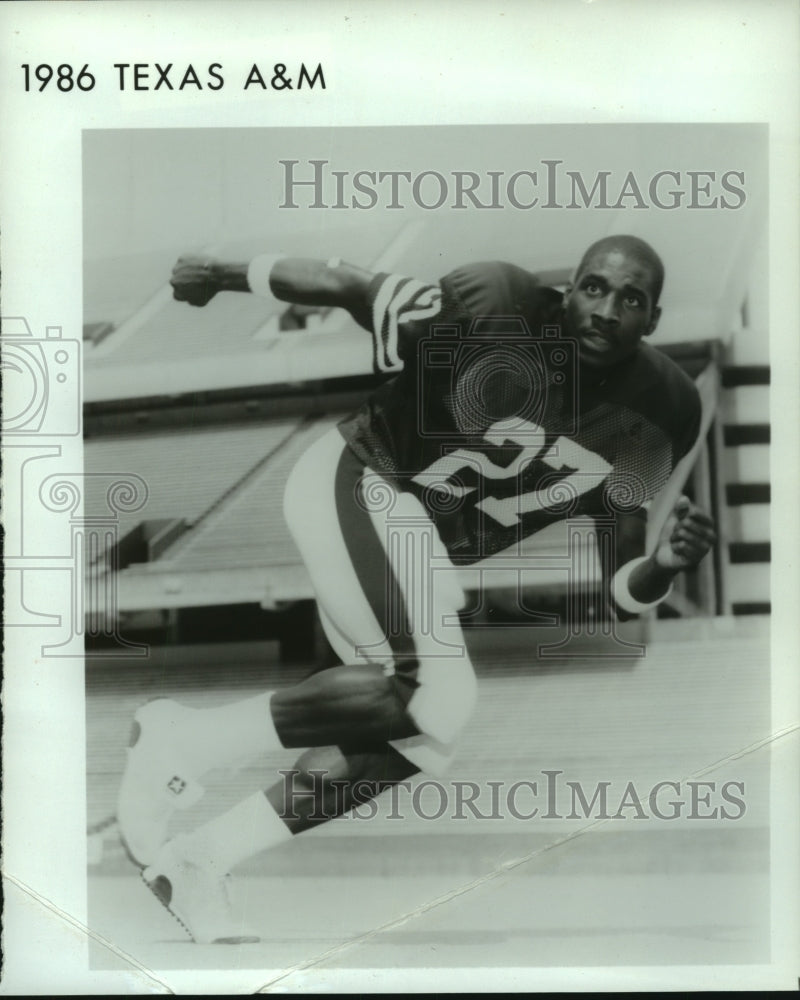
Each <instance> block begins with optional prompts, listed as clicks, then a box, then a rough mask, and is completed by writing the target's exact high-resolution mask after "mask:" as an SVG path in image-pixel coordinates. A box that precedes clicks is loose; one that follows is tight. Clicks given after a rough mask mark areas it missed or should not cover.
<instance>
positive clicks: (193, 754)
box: [175, 691, 283, 776]
mask: <svg viewBox="0 0 800 1000" xmlns="http://www.w3.org/2000/svg"><path fill="white" fill-rule="evenodd" d="M272 695H273V692H272V691H266V692H264V693H263V694H259V695H256V696H255V697H254V698H245V699H243V700H242V701H235V702H233V703H232V704H228V705H221V706H220V707H219V708H200V709H196V708H183V709H182V711H181V713H180V715H179V717H178V719H177V720H176V721H177V725H176V729H175V739H176V742H177V744H178V745H180V746H181V747H182V748H183V750H184V752H185V753H186V754H187V755H188V756H189V758H190V759H191V762H192V764H193V766H194V769H195V770H196V772H197V774H198V776H199V775H200V774H202V773H204V772H205V771H208V770H209V769H210V768H212V767H224V766H225V765H228V764H232V763H233V762H234V761H235V760H238V759H239V758H240V757H247V756H251V755H255V754H259V753H261V754H263V753H269V752H270V751H271V750H280V749H282V748H283V744H282V743H281V741H280V739H279V738H278V733H277V732H276V730H275V725H274V723H273V721H272V714H271V712H270V707H269V703H270V699H271V698H272Z"/></svg>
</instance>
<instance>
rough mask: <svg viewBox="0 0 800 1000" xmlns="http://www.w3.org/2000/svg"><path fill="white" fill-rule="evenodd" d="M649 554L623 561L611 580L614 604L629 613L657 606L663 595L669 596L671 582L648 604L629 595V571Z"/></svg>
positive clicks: (644, 560)
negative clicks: (666, 588)
mask: <svg viewBox="0 0 800 1000" xmlns="http://www.w3.org/2000/svg"><path fill="white" fill-rule="evenodd" d="M649 558H650V557H649V556H640V557H639V558H638V559H631V561H630V562H627V563H625V565H624V566H621V567H620V568H619V569H618V570H617V572H616V573H615V574H614V578H613V580H612V581H611V594H612V596H613V598H614V601H615V602H616V604H617V605H618V606H619V607H620V608H622V610H623V611H627V612H628V613H629V614H632V615H638V614H641V613H642V611H649V610H650V609H651V608H655V607H658V605H659V604H660V603H661V602H662V601H663V600H664V598H665V597H669V595H670V594H671V593H672V584H670V585H669V590H667V591H666V593H664V594H662V595H661V597H659V598H658V599H657V600H655V601H651V602H650V603H649V604H642V602H641V601H637V600H636V598H635V597H633V596H632V595H631V592H630V589H629V587H628V581H629V580H630V576H631V573H632V572H633V571H634V570H635V569H636V567H637V566H640V565H641V564H642V563H643V562H647V560H648V559H649Z"/></svg>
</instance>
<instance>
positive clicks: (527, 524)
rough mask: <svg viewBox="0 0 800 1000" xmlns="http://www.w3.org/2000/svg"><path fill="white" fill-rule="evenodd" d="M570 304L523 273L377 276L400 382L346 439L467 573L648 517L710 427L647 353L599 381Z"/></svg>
mask: <svg viewBox="0 0 800 1000" xmlns="http://www.w3.org/2000/svg"><path fill="white" fill-rule="evenodd" d="M562 298H563V297H562V295H561V293H560V292H558V291H557V290H555V289H553V288H549V287H547V286H544V285H542V284H541V283H540V282H539V281H538V280H537V279H536V277H535V276H534V275H533V274H531V273H529V272H527V271H525V270H524V269H522V268H520V267H517V266H515V265H513V264H507V263H503V262H499V261H493V262H486V263H480V264H473V265H468V266H465V267H461V268H458V269H456V270H454V271H452V272H451V273H449V274H448V275H446V276H445V277H444V278H442V279H441V281H440V282H439V283H438V284H436V285H431V284H425V283H424V282H420V281H416V280H414V279H410V278H405V277H402V276H399V275H394V274H378V275H376V276H375V277H374V279H373V280H372V282H371V284H370V288H369V301H370V307H371V319H370V321H369V324H368V325H367V323H366V321H365V322H364V324H363V325H365V326H366V328H367V329H368V330H369V332H370V333H371V334H372V338H373V361H374V367H375V370H376V371H379V372H386V373H388V374H393V375H394V377H393V378H391V379H390V380H389V381H387V382H386V383H384V384H383V385H381V386H380V387H379V388H378V389H377V390H376V391H375V392H374V393H373V394H372V395H371V396H370V397H369V399H368V400H367V401H366V402H365V403H364V404H363V405H362V406H361V407H360V408H359V410H357V411H356V412H355V413H353V414H351V415H350V416H348V417H347V418H345V419H344V420H342V421H341V422H340V424H339V428H340V431H341V433H342V435H343V436H344V438H345V440H346V441H347V443H348V445H349V446H350V448H351V449H352V450H353V451H354V452H355V454H356V455H357V456H358V457H359V458H360V459H361V461H362V462H363V463H364V464H365V466H367V467H368V468H369V469H371V470H374V472H375V473H377V474H379V475H380V476H383V477H385V478H388V479H390V480H391V481H392V482H393V483H394V484H395V485H396V486H398V487H400V488H401V489H407V490H410V491H412V492H414V493H415V494H416V495H417V496H418V497H419V499H420V500H421V501H422V502H423V505H424V506H425V508H426V510H427V511H428V513H429V514H430V517H431V519H432V520H433V521H434V522H435V523H436V525H437V528H438V530H439V533H440V535H441V537H442V540H443V541H444V543H445V545H446V547H447V549H448V552H449V553H450V556H451V558H452V559H453V561H454V562H460V563H467V564H468V563H472V562H475V561H477V560H480V559H483V558H485V557H486V556H489V555H492V554H493V553H495V552H498V551H500V550H502V549H505V548H507V547H508V546H510V545H513V544H514V543H515V542H519V541H520V540H521V539H522V538H524V537H527V536H529V535H531V534H533V533H535V532H536V531H539V530H541V529H542V528H544V527H546V526H547V525H549V524H551V523H552V522H553V521H555V520H561V519H563V518H566V517H572V516H578V515H591V516H595V517H598V516H613V515H615V514H616V513H620V512H624V513H628V514H634V515H636V516H639V517H645V516H646V509H647V506H648V505H649V503H650V501H652V499H653V498H654V497H655V496H656V494H657V493H658V492H659V490H660V489H661V488H662V487H663V486H664V484H665V483H666V481H667V480H668V478H669V476H670V473H671V472H672V469H673V468H674V466H675V464H676V463H677V462H678V461H679V459H680V458H681V457H682V456H683V455H684V454H685V453H686V452H687V451H689V450H690V448H691V447H692V445H693V443H694V441H695V439H696V437H697V433H698V429H699V425H700V400H699V396H698V393H697V390H696V388H695V386H694V383H693V382H692V381H691V379H690V378H689V377H688V376H687V375H686V374H685V373H684V372H683V371H682V370H681V369H680V368H679V367H678V366H677V365H676V364H675V363H674V362H672V361H671V360H670V359H669V358H667V357H666V356H665V355H663V354H662V353H661V352H659V351H657V350H655V349H653V348H652V347H650V346H649V345H648V344H646V343H644V342H643V343H641V344H640V345H639V348H638V350H637V352H636V353H635V355H634V356H633V357H632V358H630V359H628V360H627V361H625V362H623V363H622V364H620V365H618V366H615V367H614V368H613V369H610V370H608V371H607V372H603V373H602V375H601V376H600V377H599V376H596V375H595V376H590V377H587V375H586V374H585V373H583V372H582V371H581V369H580V366H579V364H578V361H577V343H576V342H575V341H573V340H571V339H570V338H568V337H566V336H565V335H564V333H563V331H562V329H561V318H562Z"/></svg>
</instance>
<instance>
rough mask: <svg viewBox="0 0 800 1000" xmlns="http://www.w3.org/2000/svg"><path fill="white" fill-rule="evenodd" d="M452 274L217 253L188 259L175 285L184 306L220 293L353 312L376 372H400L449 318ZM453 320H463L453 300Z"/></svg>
mask: <svg viewBox="0 0 800 1000" xmlns="http://www.w3.org/2000/svg"><path fill="white" fill-rule="evenodd" d="M448 279H449V276H448V277H446V278H444V279H443V280H442V283H438V282H437V283H435V284H428V283H426V282H422V281H417V280H415V279H413V278H406V277H404V276H402V275H397V274H384V273H374V272H372V271H368V270H365V269H364V268H361V267H357V266H355V265H354V264H348V263H344V262H342V261H340V260H339V259H338V258H336V259H332V260H328V261H323V260H312V259H307V258H303V257H283V256H271V255H266V254H265V255H262V256H259V257H255V258H254V259H253V260H252V261H250V262H249V263H232V262H225V261H220V260H217V259H216V258H214V257H210V256H198V255H186V256H182V257H181V258H180V259H179V260H178V262H177V263H176V264H175V267H174V268H173V270H172V276H171V278H170V284H171V285H172V288H173V295H174V297H175V298H176V299H177V300H178V301H180V302H188V303H189V304H190V305H194V306H204V305H206V304H207V303H208V302H210V301H211V299H212V298H214V296H215V295H216V294H217V293H218V292H225V291H229V292H253V293H254V294H256V295H260V296H262V297H265V298H275V299H279V300H280V301H282V302H291V303H296V304H298V305H306V306H321V307H331V306H336V307H339V308H342V309H346V310H347V312H349V313H350V315H351V316H352V317H353V318H354V319H355V320H356V322H357V323H358V324H359V325H360V326H362V327H363V328H364V329H365V330H368V331H369V332H370V333H371V334H372V338H373V366H374V368H375V371H376V372H394V371H398V370H400V369H401V368H402V367H403V365H404V363H405V361H406V360H407V358H408V357H410V356H411V355H413V353H414V345H415V344H416V341H417V340H418V338H419V337H420V336H424V335H427V332H428V329H429V323H430V321H431V319H433V318H434V317H436V316H440V315H441V313H442V298H443V293H444V294H445V296H446V292H444V288H445V286H446V285H447V282H448ZM450 306H451V307H450V308H449V309H448V310H447V314H448V317H450V318H457V316H456V314H457V313H458V309H455V311H454V309H453V307H452V303H450Z"/></svg>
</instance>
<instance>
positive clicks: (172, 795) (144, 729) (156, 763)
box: [117, 698, 204, 867]
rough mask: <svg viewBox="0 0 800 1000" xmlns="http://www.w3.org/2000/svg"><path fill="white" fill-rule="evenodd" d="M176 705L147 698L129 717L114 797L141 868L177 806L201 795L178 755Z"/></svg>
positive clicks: (189, 803)
mask: <svg viewBox="0 0 800 1000" xmlns="http://www.w3.org/2000/svg"><path fill="white" fill-rule="evenodd" d="M184 712H185V709H183V708H182V707H181V706H180V705H178V704H177V703H176V702H174V701H170V700H168V699H166V698H160V699H158V700H156V701H151V702H148V704H146V705H142V707H141V708H139V709H138V710H137V711H136V714H135V715H134V717H133V719H134V721H133V728H132V732H131V743H130V746H129V748H128V760H127V764H126V766H125V773H124V774H123V776H122V784H121V785H120V789H119V794H118V796H117V822H118V823H119V830H120V836H121V838H122V844H123V846H124V848H125V850H126V851H127V853H128V856H129V857H130V858H131V860H132V861H133V862H134V863H135V864H137V865H139V866H140V867H144V866H145V865H147V864H150V862H151V861H153V859H154V858H155V857H156V855H157V853H158V851H159V848H160V847H161V846H162V844H164V842H165V841H166V839H167V829H168V826H169V821H170V818H171V816H172V815H173V813H174V811H175V810H176V809H188V808H190V807H191V806H193V805H194V804H195V803H196V802H197V801H198V800H199V799H200V798H201V797H202V795H203V792H204V789H203V787H202V785H200V784H199V783H198V782H197V780H196V779H197V775H196V773H195V769H193V768H192V766H191V764H190V763H187V761H185V760H183V759H182V757H181V754H180V747H179V746H178V744H179V743H180V740H179V737H178V733H179V726H180V723H181V715H182V713H184Z"/></svg>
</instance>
